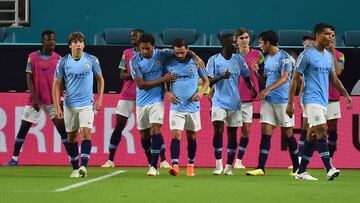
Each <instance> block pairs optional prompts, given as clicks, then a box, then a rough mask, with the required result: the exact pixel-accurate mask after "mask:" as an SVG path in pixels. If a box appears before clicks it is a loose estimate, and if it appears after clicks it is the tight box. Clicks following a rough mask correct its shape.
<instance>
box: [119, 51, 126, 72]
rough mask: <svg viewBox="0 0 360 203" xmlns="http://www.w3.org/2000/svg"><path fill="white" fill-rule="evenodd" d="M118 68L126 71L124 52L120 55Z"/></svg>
mask: <svg viewBox="0 0 360 203" xmlns="http://www.w3.org/2000/svg"><path fill="white" fill-rule="evenodd" d="M119 69H121V70H125V71H126V64H125V53H124V54H123V55H122V57H121V61H120V64H119Z"/></svg>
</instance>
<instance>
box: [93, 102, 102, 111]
mask: <svg viewBox="0 0 360 203" xmlns="http://www.w3.org/2000/svg"><path fill="white" fill-rule="evenodd" d="M101 106H102V100H101V99H97V100H96V101H95V103H94V110H95V111H99V110H100V108H101Z"/></svg>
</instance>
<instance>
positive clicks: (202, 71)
mask: <svg viewBox="0 0 360 203" xmlns="http://www.w3.org/2000/svg"><path fill="white" fill-rule="evenodd" d="M197 71H198V75H199V78H202V79H203V78H204V77H205V76H206V70H205V68H197Z"/></svg>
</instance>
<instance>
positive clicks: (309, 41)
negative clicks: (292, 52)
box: [289, 34, 315, 168]
mask: <svg viewBox="0 0 360 203" xmlns="http://www.w3.org/2000/svg"><path fill="white" fill-rule="evenodd" d="M302 39H303V46H304V50H306V49H307V48H309V47H311V46H314V44H315V35H312V34H311V35H305V36H303V38H302ZM300 84H301V86H300V91H299V95H300V98H301V96H302V93H303V87H304V84H303V80H302V77H301V78H300ZM300 106H301V108H302V109H303V113H302V126H301V131H300V141H299V161H301V157H302V151H303V148H304V143H305V140H306V135H307V131H308V128H309V124H308V119H307V115H306V113H305V110H304V105H303V104H302V102H301V99H300ZM289 168H290V167H289Z"/></svg>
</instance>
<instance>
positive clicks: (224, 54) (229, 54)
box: [221, 49, 234, 60]
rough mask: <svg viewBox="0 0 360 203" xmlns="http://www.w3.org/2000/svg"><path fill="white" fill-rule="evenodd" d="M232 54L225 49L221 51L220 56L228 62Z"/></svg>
mask: <svg viewBox="0 0 360 203" xmlns="http://www.w3.org/2000/svg"><path fill="white" fill-rule="evenodd" d="M233 53H234V52H233V51H229V50H226V49H223V50H222V51H221V55H222V56H223V57H224V58H225V59H226V60H229V59H230V58H231V56H232V54H233Z"/></svg>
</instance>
